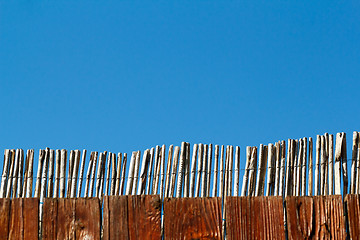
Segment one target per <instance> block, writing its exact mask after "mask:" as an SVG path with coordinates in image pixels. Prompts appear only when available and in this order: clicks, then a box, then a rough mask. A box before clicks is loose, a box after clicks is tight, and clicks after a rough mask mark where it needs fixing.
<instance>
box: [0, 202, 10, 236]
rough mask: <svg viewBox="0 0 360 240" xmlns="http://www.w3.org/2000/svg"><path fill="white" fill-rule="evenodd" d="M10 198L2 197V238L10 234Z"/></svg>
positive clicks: (0, 213) (0, 232) (0, 219)
mask: <svg viewBox="0 0 360 240" xmlns="http://www.w3.org/2000/svg"><path fill="white" fill-rule="evenodd" d="M9 221H10V199H9V198H0V239H7V238H8V236H9Z"/></svg>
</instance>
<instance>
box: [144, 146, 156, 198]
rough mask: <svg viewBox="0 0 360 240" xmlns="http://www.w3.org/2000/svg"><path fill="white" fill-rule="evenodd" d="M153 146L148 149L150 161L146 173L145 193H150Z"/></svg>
mask: <svg viewBox="0 0 360 240" xmlns="http://www.w3.org/2000/svg"><path fill="white" fill-rule="evenodd" d="M154 151H155V149H154V148H151V149H150V163H149V168H148V174H147V183H146V184H147V186H146V194H151V191H152V179H153V178H152V176H153V168H154V167H153V166H154Z"/></svg>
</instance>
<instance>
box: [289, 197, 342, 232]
mask: <svg viewBox="0 0 360 240" xmlns="http://www.w3.org/2000/svg"><path fill="white" fill-rule="evenodd" d="M285 202H286V203H285V204H286V215H287V224H288V238H289V239H346V229H345V218H344V212H343V204H342V198H341V196H340V195H338V196H335V195H334V196H316V197H287V198H286V200H285Z"/></svg>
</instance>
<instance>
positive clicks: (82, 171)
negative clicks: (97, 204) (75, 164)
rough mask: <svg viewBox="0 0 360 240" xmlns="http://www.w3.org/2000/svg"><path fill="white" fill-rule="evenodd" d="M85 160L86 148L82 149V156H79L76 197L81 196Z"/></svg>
mask: <svg viewBox="0 0 360 240" xmlns="http://www.w3.org/2000/svg"><path fill="white" fill-rule="evenodd" d="M85 160H86V149H83V152H82V156H81V165H80V176H79V187H78V191H77V197H78V198H79V197H80V196H81V190H82V183H83V177H84V168H85ZM89 173H90V172H89Z"/></svg>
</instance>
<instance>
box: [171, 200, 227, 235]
mask: <svg viewBox="0 0 360 240" xmlns="http://www.w3.org/2000/svg"><path fill="white" fill-rule="evenodd" d="M221 216H222V214H221V198H166V199H165V200H164V222H165V224H164V237H165V239H222V232H221V231H222V229H221V228H222V217H221Z"/></svg>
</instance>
